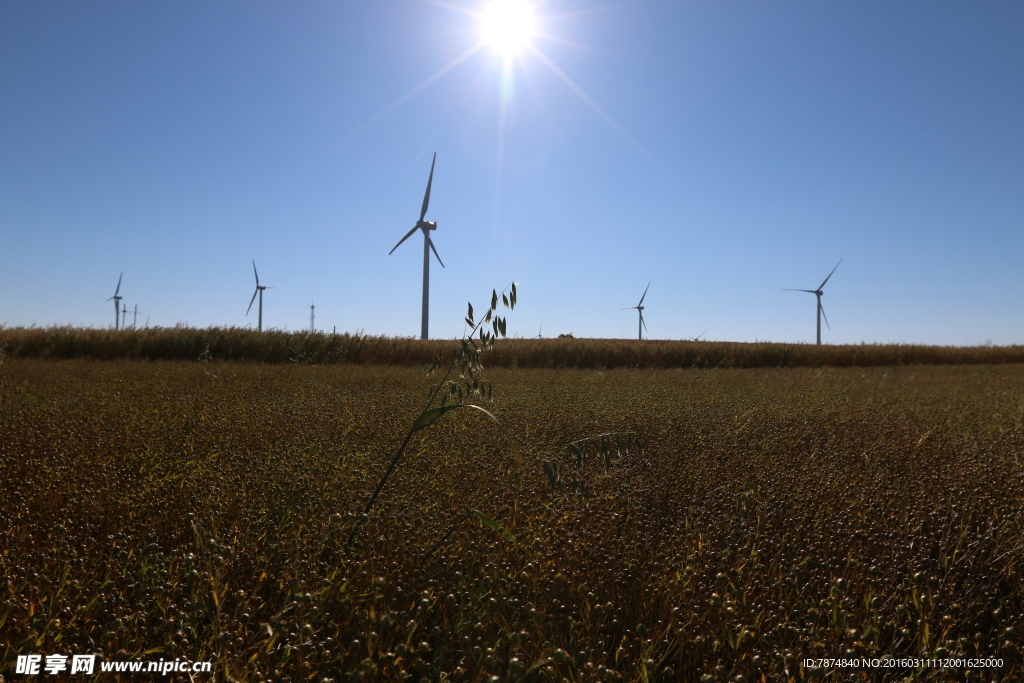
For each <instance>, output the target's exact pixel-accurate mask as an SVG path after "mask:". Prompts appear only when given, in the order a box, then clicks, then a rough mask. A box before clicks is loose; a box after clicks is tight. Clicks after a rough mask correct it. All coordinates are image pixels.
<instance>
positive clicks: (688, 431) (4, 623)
mask: <svg viewBox="0 0 1024 683" xmlns="http://www.w3.org/2000/svg"><path fill="white" fill-rule="evenodd" d="M204 360H205V358H204ZM484 376H485V377H486V378H487V379H488V380H490V381H491V382H493V397H492V399H491V400H489V401H475V402H478V403H479V404H480V405H481V406H483V407H485V408H487V410H489V411H491V412H492V413H493V415H494V416H495V417H496V418H497V420H498V421H499V422H500V426H499V425H498V424H496V423H495V422H494V421H492V420H490V419H489V418H488V416H487V415H485V414H483V413H480V412H477V411H469V410H459V411H453V412H451V413H449V414H445V415H444V416H443V419H438V420H437V421H436V422H435V423H433V424H431V425H429V426H426V427H425V428H423V429H420V430H419V431H416V432H414V433H411V437H410V438H409V441H408V445H407V447H406V448H405V450H404V453H403V456H402V458H401V461H400V462H399V463H398V465H397V467H396V468H395V469H394V472H393V474H392V476H391V477H390V478H389V479H388V480H387V482H386V484H385V485H384V486H383V488H382V489H381V491H380V495H379V498H378V499H377V501H376V503H375V504H374V505H373V506H372V507H371V509H370V510H369V512H368V513H367V514H366V515H365V517H363V516H362V514H363V513H364V511H365V510H366V507H367V502H368V500H369V499H370V497H371V495H372V494H373V493H374V490H375V488H376V487H377V485H378V483H379V482H380V481H381V478H382V476H383V475H384V472H385V470H386V469H387V467H388V464H389V462H390V461H391V459H392V457H393V455H394V454H395V452H396V451H397V450H398V448H399V447H400V446H401V444H402V441H403V437H405V436H406V435H407V434H410V431H409V430H410V425H411V424H412V423H413V421H414V420H415V419H416V418H417V416H418V415H420V413H421V410H422V409H423V406H424V402H425V400H426V398H427V391H428V388H429V387H430V385H431V381H433V380H432V379H431V378H428V377H427V376H426V375H425V373H424V369H423V367H399V366H385V365H372V364H337V365H313V364H303V363H292V364H277V365H272V364H261V363H245V362H229V361H220V360H217V356H216V354H214V355H213V360H210V361H209V362H196V360H195V359H193V360H190V361H144V360H116V361H97V360H89V359H82V358H79V359H72V360H65V359H53V358H50V359H41V358H31V357H29V358H25V357H17V356H16V355H15V356H11V355H9V356H8V357H7V358H6V359H4V360H3V361H2V363H0V577H2V581H3V583H2V584H0V590H2V591H3V600H0V665H2V672H0V673H2V674H3V675H4V676H5V677H6V680H7V681H17V680H30V678H28V677H24V676H20V675H17V674H15V673H14V661H15V659H16V658H17V656H18V655H26V654H40V655H44V656H45V655H51V654H65V655H73V654H97V655H99V656H100V658H102V659H106V660H130V659H138V660H145V661H154V660H160V659H164V660H174V659H175V658H184V659H188V660H191V661H211V662H213V673H212V674H196V675H195V676H194V679H193V680H197V681H198V680H224V681H227V680H235V681H245V682H249V681H274V682H278V681H281V682H284V681H291V682H298V681H306V680H309V681H323V680H324V679H328V680H333V681H402V680H423V681H520V680H524V681H562V680H568V681H646V682H653V681H675V680H682V681H723V682H724V681H803V680H822V679H824V680H837V681H838V680H869V681H883V680H884V681H888V680H904V679H910V680H935V681H939V680H942V681H945V680H985V681H988V680H1020V679H1021V677H1022V676H1024V665H1022V659H1021V643H1022V642H1024V638H1022V637H1021V633H1022V631H1024V425H1022V419H1024V366H1022V365H1018V364H1005V365H932V366H924V365H890V366H884V367H869V368H864V367H839V368H808V367H802V368H801V367H797V368H760V369H739V368H733V369H729V368H699V367H697V368H694V367H686V368H678V369H635V368H634V369H626V368H620V369H607V368H606V369H603V370H602V369H571V368H568V369H558V368H557V366H556V367H554V368H550V369H544V368H526V367H518V368H502V367H497V368H488V369H487V370H486V372H485V375H484ZM601 435H605V436H601ZM595 437H596V438H595ZM510 443H511V444H513V445H514V446H515V449H513V448H512V446H511V445H510ZM353 531H355V533H353ZM350 538H351V539H352V540H351V543H349V539H350ZM883 656H892V657H896V658H899V659H897V660H896V663H895V664H892V665H890V666H888V667H887V666H877V667H871V666H857V667H854V668H843V669H839V668H831V667H828V666H821V662H820V658H846V659H852V658H855V657H856V658H862V657H864V658H879V659H881V658H883ZM815 658H818V659H819V661H818V662H813V661H809V660H812V659H815ZM913 658H916V660H915V659H913ZM968 660H970V661H971V662H973V664H972V665H970V666H968V665H967V664H966V662H967V661H968ZM44 661H45V659H44ZM105 676H106V677H105ZM176 676H180V677H181V680H188V678H187V677H185V676H184V674H172V675H169V676H161V677H158V679H160V680H174V679H175V677H176ZM114 677H116V674H105V675H101V674H98V673H97V674H95V675H94V676H93V679H96V680H100V679H102V680H112V679H113V678H114ZM43 678H44V679H48V678H51V677H50V676H45V675H44V676H43ZM143 678H146V676H145V675H142V676H140V675H134V677H132V676H129V675H125V678H124V680H141V679H143ZM149 678H152V675H151V674H150V675H149ZM54 679H56V678H54ZM71 679H72V680H87V679H88V678H87V677H84V676H74V677H71Z"/></svg>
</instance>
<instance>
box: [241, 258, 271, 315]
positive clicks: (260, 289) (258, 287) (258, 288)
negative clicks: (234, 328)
mask: <svg viewBox="0 0 1024 683" xmlns="http://www.w3.org/2000/svg"><path fill="white" fill-rule="evenodd" d="M252 273H253V275H255V276H256V291H255V292H253V293H252V298H251V299H249V308H247V309H245V314H246V315H249V311H251V310H252V302H253V301H255V300H256V295H257V294H259V295H260V316H259V323H258V324H257V328H256V329H257V330H259V331H260V332H262V331H263V290H264V289H273V287H267V286H266V285H261V284H260V274H259V273H257V272H256V261H255V260H253V262H252Z"/></svg>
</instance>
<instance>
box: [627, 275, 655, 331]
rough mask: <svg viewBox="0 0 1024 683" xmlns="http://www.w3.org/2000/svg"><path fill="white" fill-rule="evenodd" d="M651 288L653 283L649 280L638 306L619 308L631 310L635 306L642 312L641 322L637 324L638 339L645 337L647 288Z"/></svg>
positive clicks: (638, 311) (637, 310)
mask: <svg viewBox="0 0 1024 683" xmlns="http://www.w3.org/2000/svg"><path fill="white" fill-rule="evenodd" d="M650 288H651V283H650V282H648V283H647V289H645V290H644V295H643V296H642V297H640V303H638V304H637V305H636V306H627V307H626V308H620V309H619V310H620V311H630V310H632V309H634V308H635V309H636V312H637V313H639V314H640V322H639V323H638V324H637V326H636V329H637V334H638V336H637V339H643V338H644V333H643V331H644V330H646V329H647V323H645V322H644V298H645V297H646V296H647V290H648V289H650ZM641 325H642V326H643V328H642V329H641Z"/></svg>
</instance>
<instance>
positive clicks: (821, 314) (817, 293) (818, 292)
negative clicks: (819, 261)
mask: <svg viewBox="0 0 1024 683" xmlns="http://www.w3.org/2000/svg"><path fill="white" fill-rule="evenodd" d="M842 262H843V259H839V263H842ZM839 263H837V264H836V268H838V267H839ZM836 268H833V269H832V273H834V272H836ZM832 273H829V274H828V277H827V278H825V279H824V280H823V281H822V283H821V284H820V285H818V288H817V289H783V290H782V291H784V292H807V293H809V294H813V295H814V296H816V297H818V346H821V319H822V318H825V325H826V326H827V327H828V329H830V330H831V329H832V326H831V325H829V324H828V316H826V315H825V309H824V308H823V307H822V305H821V295H822V294H824V293H825V292H823V291H822V288H823V287H824V286H825V283H826V282H828V278H829V277H832Z"/></svg>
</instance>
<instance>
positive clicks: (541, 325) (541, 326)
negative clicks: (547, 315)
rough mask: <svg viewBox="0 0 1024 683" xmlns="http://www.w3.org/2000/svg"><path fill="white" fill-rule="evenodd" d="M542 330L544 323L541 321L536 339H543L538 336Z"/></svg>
mask: <svg viewBox="0 0 1024 683" xmlns="http://www.w3.org/2000/svg"><path fill="white" fill-rule="evenodd" d="M543 331H544V323H541V324H540V329H539V330H537V339H543V337H541V336H540V333H541V332H543Z"/></svg>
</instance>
